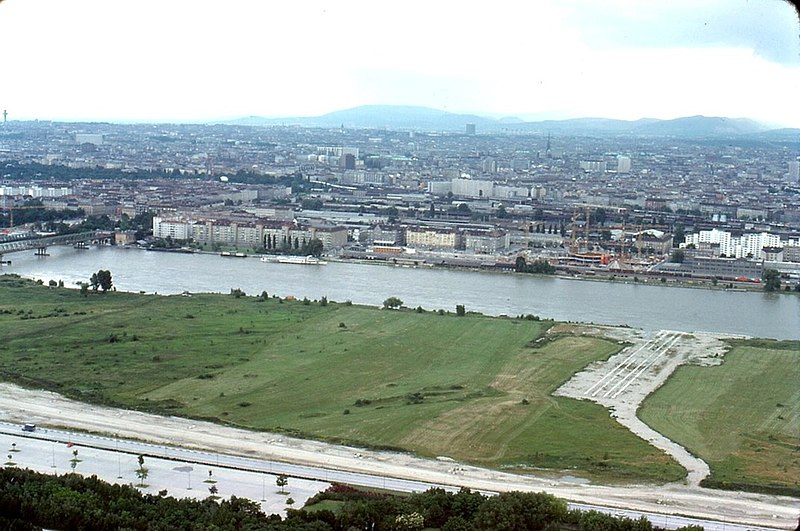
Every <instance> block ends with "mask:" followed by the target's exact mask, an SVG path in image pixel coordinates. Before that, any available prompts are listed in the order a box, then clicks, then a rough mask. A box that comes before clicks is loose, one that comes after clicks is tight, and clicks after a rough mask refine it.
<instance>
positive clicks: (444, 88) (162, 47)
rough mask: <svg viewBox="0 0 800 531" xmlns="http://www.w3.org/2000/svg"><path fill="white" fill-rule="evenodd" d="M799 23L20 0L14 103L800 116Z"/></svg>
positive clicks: (32, 108) (149, 117)
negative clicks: (799, 101) (798, 97)
mask: <svg viewBox="0 0 800 531" xmlns="http://www.w3.org/2000/svg"><path fill="white" fill-rule="evenodd" d="M42 13H47V17H46V18H45V17H42V16H41V14H42ZM798 28H800V26H799V25H798V20H797V14H796V12H795V10H794V8H793V7H792V5H791V4H789V3H788V2H782V1H780V0H760V1H749V2H748V1H745V0H736V1H733V2H730V1H725V2H722V1H705V2H701V3H696V2H684V1H679V2H671V3H669V4H668V5H662V4H656V3H650V2H637V1H630V0H609V1H607V2H604V3H603V4H602V5H600V6H598V5H597V4H596V3H591V2H587V1H584V0H572V1H568V2H555V1H552V2H551V1H543V2H537V3H535V5H517V4H514V3H510V2H496V3H493V4H492V5H491V7H489V6H486V5H461V4H455V3H453V2H438V3H435V4H434V5H426V4H423V3H421V2H415V1H411V2H403V3H396V2H388V3H380V4H377V5H376V4H373V3H361V2H354V1H345V2H337V3H336V4H328V3H325V2H322V1H305V2H300V3H296V4H291V5H271V4H263V5H262V4H260V3H258V4H257V3H251V2H245V1H234V2H228V3H225V4H218V3H211V2H191V3H190V2H184V1H174V2H168V3H156V2H154V1H144V2H137V3H127V2H126V3H113V4H110V3H107V2H100V1H96V0H78V1H76V2H69V3H64V2H58V1H54V0H37V1H23V0H6V1H4V2H1V3H0V47H2V49H3V50H10V52H9V53H6V54H4V61H3V63H4V71H5V72H6V76H7V77H6V79H7V82H6V83H4V84H3V85H2V86H0V109H7V110H8V113H9V115H8V117H9V119H10V120H30V119H42V120H56V121H122V122H149V121H162V122H164V121H175V122H179V121H185V122H203V121H216V120H226V119H235V118H239V117H244V116H253V115H257V116H264V117H291V116H317V115H322V114H325V113H328V112H332V111H337V110H341V109H346V108H351V107H356V106H360V105H375V104H386V105H414V106H425V107H431V108H436V109H441V110H444V111H448V112H453V113H474V114H478V115H483V116H489V117H503V116H515V117H518V118H521V119H524V120H541V119H565V118H576V117H584V116H596V117H605V118H617V119H624V120H635V119H639V118H645V117H647V118H659V119H671V118H677V117H681V116H691V115H706V116H726V117H731V118H738V117H745V118H751V119H755V120H758V121H761V122H764V123H766V124H768V125H773V126H776V127H781V126H788V127H800V109H798V108H797V107H796V106H794V105H792V104H791V101H793V100H794V95H795V94H796V93H797V92H798V90H800V40H799V39H798Z"/></svg>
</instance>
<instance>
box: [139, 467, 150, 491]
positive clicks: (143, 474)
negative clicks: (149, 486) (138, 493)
mask: <svg viewBox="0 0 800 531" xmlns="http://www.w3.org/2000/svg"><path fill="white" fill-rule="evenodd" d="M149 475H150V469H148V468H147V467H146V466H140V467H139V468H137V469H136V477H137V478H139V486H140V487H144V480H146V479H147V476H149Z"/></svg>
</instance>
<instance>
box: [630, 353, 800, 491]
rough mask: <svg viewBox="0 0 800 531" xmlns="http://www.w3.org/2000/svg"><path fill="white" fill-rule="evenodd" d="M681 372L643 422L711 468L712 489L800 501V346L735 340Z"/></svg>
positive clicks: (651, 400) (644, 411)
mask: <svg viewBox="0 0 800 531" xmlns="http://www.w3.org/2000/svg"><path fill="white" fill-rule="evenodd" d="M732 346H733V348H732V350H731V351H730V352H729V353H727V354H726V355H725V358H724V362H723V363H722V364H721V365H718V366H713V367H698V366H684V367H680V368H679V369H678V370H677V371H676V372H675V373H674V374H673V375H672V377H671V378H670V379H669V381H668V382H667V383H666V384H665V385H664V386H663V387H662V388H661V389H659V390H658V391H657V392H655V393H654V394H653V395H651V396H650V397H648V398H647V399H646V400H645V402H644V404H643V405H642V407H641V409H640V410H639V416H640V417H641V418H642V420H644V421H645V422H646V423H648V424H649V425H650V426H652V427H653V428H654V429H656V430H658V431H659V432H661V433H663V434H664V435H666V436H667V437H669V438H670V439H673V440H674V441H676V442H678V443H680V444H682V445H683V446H685V447H686V448H688V449H689V450H690V451H691V452H693V453H695V454H696V455H698V456H699V457H701V458H702V459H704V460H705V461H706V462H707V463H708V464H709V465H710V467H711V476H710V477H709V478H708V479H707V480H706V484H707V485H709V486H718V487H727V488H745V489H748V490H761V491H767V492H778V493H785V494H792V495H794V496H798V495H800V342H797V341H767V340H751V341H733V342H732Z"/></svg>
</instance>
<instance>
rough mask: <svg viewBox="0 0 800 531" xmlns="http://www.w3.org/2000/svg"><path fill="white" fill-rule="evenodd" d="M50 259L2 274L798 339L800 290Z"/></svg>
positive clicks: (228, 262) (181, 260)
mask: <svg viewBox="0 0 800 531" xmlns="http://www.w3.org/2000/svg"><path fill="white" fill-rule="evenodd" d="M48 252H49V253H50V256H46V257H37V256H34V254H33V252H32V251H26V252H17V253H12V254H8V255H6V259H10V260H12V264H11V265H5V266H2V269H0V272H8V273H17V274H20V275H22V276H25V277H32V278H37V279H42V280H44V281H45V282H47V281H49V280H63V281H64V283H65V284H67V285H68V286H75V284H76V283H77V282H80V281H87V280H88V278H89V277H90V276H91V274H92V273H94V272H96V271H97V270H98V269H108V270H110V271H111V274H112V277H113V282H114V285H115V286H116V288H117V289H119V290H124V291H133V292H138V291H143V292H147V293H154V292H155V293H160V294H175V293H181V292H183V291H190V292H220V293H228V292H230V290H231V289H232V288H240V289H242V290H243V291H244V292H245V293H247V294H248V295H256V294H259V293H261V292H262V291H267V292H268V293H269V294H270V295H273V294H274V295H279V296H282V297H283V296H287V295H293V296H295V297H297V298H303V297H308V298H309V299H319V298H320V297H322V296H326V297H327V298H328V300H332V301H340V302H343V301H346V300H351V301H353V302H354V303H359V304H369V305H375V306H380V305H381V304H382V302H383V300H384V299H386V298H387V297H391V296H395V297H399V298H400V299H402V300H403V301H404V303H405V304H406V306H410V307H416V306H422V307H423V308H425V309H426V310H437V309H440V308H443V309H445V310H449V311H454V310H455V305H456V304H463V305H465V307H466V309H467V311H477V312H481V313H485V314H490V315H503V314H504V315H510V316H515V315H519V314H534V315H538V316H540V317H543V318H551V319H556V320H559V321H579V322H587V323H599V324H610V325H629V326H632V327H636V328H642V329H645V330H657V329H668V330H679V331H686V332H692V331H706V332H721V333H731V334H743V335H749V336H755V337H769V338H776V339H800V297H798V296H796V295H794V294H781V293H763V292H737V291H723V290H709V289H694V288H686V287H674V286H663V285H660V283H659V284H652V283H651V284H642V283H623V282H619V281H618V282H600V281H594V280H578V279H566V278H557V277H541V276H534V275H518V274H510V273H488V272H474V271H460V270H450V269H438V268H428V267H419V268H409V267H392V266H388V265H372V264H362V263H349V262H330V263H329V264H328V265H326V266H301V265H291V264H278V263H265V262H261V261H260V260H258V259H256V258H226V257H221V256H218V255H213V254H179V253H163V252H146V251H141V250H138V249H125V248H119V247H103V246H101V247H93V248H90V249H87V250H78V249H73V248H70V247H51V248H49V249H48Z"/></svg>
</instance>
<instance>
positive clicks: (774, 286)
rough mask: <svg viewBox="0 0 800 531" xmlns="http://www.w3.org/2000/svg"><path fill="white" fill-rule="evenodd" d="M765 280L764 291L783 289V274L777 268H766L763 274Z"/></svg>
mask: <svg viewBox="0 0 800 531" xmlns="http://www.w3.org/2000/svg"><path fill="white" fill-rule="evenodd" d="M761 280H762V281H763V282H764V291H770V292H771V291H778V290H780V289H781V274H780V272H779V271H778V270H777V269H765V270H764V273H763V274H762V275H761Z"/></svg>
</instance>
